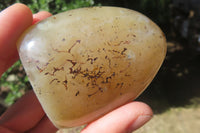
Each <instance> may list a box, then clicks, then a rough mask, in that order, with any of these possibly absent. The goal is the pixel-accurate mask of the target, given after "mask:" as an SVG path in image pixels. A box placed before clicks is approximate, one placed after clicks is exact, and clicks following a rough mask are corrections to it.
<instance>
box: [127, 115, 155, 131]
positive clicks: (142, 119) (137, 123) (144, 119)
mask: <svg viewBox="0 0 200 133" xmlns="http://www.w3.org/2000/svg"><path fill="white" fill-rule="evenodd" d="M152 117H153V116H152V115H140V116H139V117H138V118H137V119H136V120H135V121H134V123H133V124H132V125H131V126H130V127H129V130H130V133H131V132H132V131H134V130H136V129H138V128H140V127H141V126H143V125H144V124H145V123H146V122H148V121H149V120H150V119H151V118H152Z"/></svg>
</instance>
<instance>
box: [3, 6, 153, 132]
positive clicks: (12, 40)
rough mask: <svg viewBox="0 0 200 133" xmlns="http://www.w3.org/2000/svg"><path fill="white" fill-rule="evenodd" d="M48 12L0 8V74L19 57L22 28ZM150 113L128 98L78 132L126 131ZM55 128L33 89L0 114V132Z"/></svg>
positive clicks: (146, 119) (47, 15) (47, 130)
mask: <svg viewBox="0 0 200 133" xmlns="http://www.w3.org/2000/svg"><path fill="white" fill-rule="evenodd" d="M50 15H51V14H50V13H48V12H40V13H38V14H36V15H32V13H31V11H30V9H29V8H28V7H26V6H25V5H22V4H15V5H13V6H11V7H9V8H7V9H5V10H4V11H2V12H0V31H1V32H0V66H1V67H0V75H2V74H3V72H5V71H6V70H7V69H8V68H9V67H10V66H11V65H12V64H13V63H14V62H15V61H16V60H18V59H19V56H18V53H17V48H16V41H17V39H18V38H19V36H20V35H21V34H22V33H23V31H24V30H25V29H26V28H28V27H29V26H30V25H31V24H32V23H35V22H38V21H40V20H42V19H44V18H46V17H49V16H50ZM152 114H153V113H152V110H151V108H150V107H149V106H148V105H146V104H144V103H141V102H131V103H128V104H126V105H124V106H122V107H119V108H117V109H115V110H114V111H112V112H110V113H108V114H106V115H105V116H103V117H101V118H99V119H98V120H96V121H93V122H91V123H89V124H88V125H87V126H86V127H85V128H84V129H83V130H82V133H129V132H132V131H134V130H136V129H138V128H139V127H141V126H142V125H144V124H145V123H146V122H147V121H148V120H150V119H151V118H152ZM56 130H57V129H56V128H55V127H54V126H53V124H52V123H51V122H50V121H49V119H48V118H47V117H46V115H45V113H44V112H43V110H42V108H41V105H40V104H39V102H38V100H37V98H36V96H35V94H34V93H33V91H30V92H28V93H26V95H24V96H23V97H22V98H21V99H19V100H18V101H17V102H16V103H15V104H14V105H13V106H11V107H10V108H9V109H8V110H7V111H6V112H5V113H4V114H3V115H2V116H1V117H0V132H2V133H16V132H17V133H18V132H28V133H55V132H56Z"/></svg>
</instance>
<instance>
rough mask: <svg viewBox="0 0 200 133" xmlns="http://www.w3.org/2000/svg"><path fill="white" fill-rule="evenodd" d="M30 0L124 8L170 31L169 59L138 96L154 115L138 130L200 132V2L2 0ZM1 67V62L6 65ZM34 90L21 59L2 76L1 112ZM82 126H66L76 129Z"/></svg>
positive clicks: (33, 5)
mask: <svg viewBox="0 0 200 133" xmlns="http://www.w3.org/2000/svg"><path fill="white" fill-rule="evenodd" d="M16 2H20V3H24V4H26V5H27V6H29V7H30V9H31V10H32V12H33V13H36V12H38V11H41V10H46V11H49V12H51V13H52V14H57V13H59V12H63V11H66V10H70V9H75V8H80V7H88V6H118V7H125V8H129V9H133V10H136V11H139V12H141V13H143V14H145V15H146V16H148V17H149V18H150V19H152V20H153V21H154V22H155V23H157V24H158V25H159V26H160V27H161V29H162V30H163V32H164V33H165V35H166V38H167V41H168V52H167V56H166V59H165V61H164V63H163V65H162V67H161V69H160V70H159V72H158V74H157V75H156V77H155V79H154V80H153V82H152V83H151V84H150V86H149V87H148V88H147V89H146V90H145V91H144V92H143V94H142V95H141V96H140V97H139V98H137V99H136V100H138V101H143V102H145V103H147V104H149V105H150V106H151V107H152V109H153V111H154V113H155V115H154V118H153V119H152V120H151V121H150V122H149V123H148V124H146V125H145V126H144V127H142V128H141V129H139V130H138V131H136V133H147V132H148V133H199V131H200V127H199V126H200V0H29V1H27V0H1V1H0V11H1V10H3V9H5V8H6V7H8V6H10V5H12V4H14V3H16ZM0 67H1V66H0ZM30 89H32V88H31V85H30V84H29V81H28V78H27V76H26V74H25V72H24V69H23V67H22V65H21V63H20V61H18V62H16V63H15V64H14V65H13V66H12V67H11V68H10V69H8V71H7V72H5V73H4V74H3V76H2V77H1V79H0V114H2V113H3V112H4V111H5V110H6V109H7V108H8V107H9V106H11V105H12V104H13V103H14V102H15V101H16V100H17V99H18V98H20V97H21V96H22V95H23V94H25V93H26V91H28V90H30ZM81 128H82V127H78V128H73V129H70V130H61V131H59V132H60V133H61V132H63V133H76V132H79V131H80V129H81Z"/></svg>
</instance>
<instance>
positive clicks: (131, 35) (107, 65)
mask: <svg viewBox="0 0 200 133" xmlns="http://www.w3.org/2000/svg"><path fill="white" fill-rule="evenodd" d="M17 47H18V51H19V55H20V59H21V61H22V63H23V66H24V68H25V71H26V73H27V75H28V77H29V80H30V82H31V85H32V87H33V89H34V92H35V94H36V95H37V98H38V99H39V101H40V103H41V105H42V107H43V109H44V111H45V112H46V114H47V116H48V117H49V118H50V120H51V121H52V122H53V123H54V124H55V126H57V127H58V128H63V127H73V126H79V125H82V124H86V123H89V122H91V121H93V120H95V119H97V118H99V117H101V116H102V115H104V114H106V113H108V112H110V111H112V110H113V109H115V108H117V107H119V106H121V105H123V104H125V103H127V102H129V101H132V100H134V99H135V98H136V97H137V96H139V95H140V94H141V93H142V92H143V91H144V89H145V88H146V87H147V86H148V85H149V83H150V82H151V81H152V79H153V78H154V76H155V75H156V73H157V72H158V70H159V68H160V66H161V64H162V62H163V60H164V58H165V54H166V39H165V36H164V34H163V32H162V31H161V30H160V28H159V27H158V26H157V25H156V24H155V23H154V22H152V21H151V20H150V19H149V18H147V17H146V16H144V15H142V14H141V13H138V12H136V11H133V10H129V9H124V8H118V7H92V8H81V9H75V10H70V11H67V12H64V13H60V14H57V15H55V16H52V17H49V18H47V19H46V20H44V21H41V22H39V23H38V24H36V25H33V26H32V27H30V28H29V29H27V30H26V31H25V32H24V33H23V35H22V36H21V38H20V39H19V41H18V43H17Z"/></svg>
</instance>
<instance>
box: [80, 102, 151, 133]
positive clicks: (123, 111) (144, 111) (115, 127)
mask: <svg viewBox="0 0 200 133" xmlns="http://www.w3.org/2000/svg"><path fill="white" fill-rule="evenodd" d="M152 116H153V112H152V110H151V108H150V107H149V106H148V105H146V104H144V103H141V102H132V103H128V104H126V105H124V106H122V107H120V108H118V109H116V110H114V111H112V112H110V113H108V114H106V115H105V116H103V117H102V118H100V119H98V120H96V121H94V122H92V123H90V124H89V125H88V126H87V127H85V128H84V130H83V131H82V133H94V132H95V133H131V132H132V131H134V130H136V129H138V128H139V127H141V126H142V125H144V124H145V123H146V122H147V121H149V120H150V119H151V118H152Z"/></svg>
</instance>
